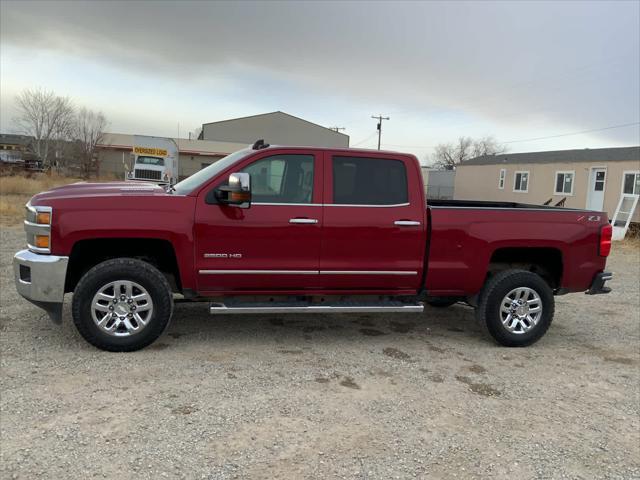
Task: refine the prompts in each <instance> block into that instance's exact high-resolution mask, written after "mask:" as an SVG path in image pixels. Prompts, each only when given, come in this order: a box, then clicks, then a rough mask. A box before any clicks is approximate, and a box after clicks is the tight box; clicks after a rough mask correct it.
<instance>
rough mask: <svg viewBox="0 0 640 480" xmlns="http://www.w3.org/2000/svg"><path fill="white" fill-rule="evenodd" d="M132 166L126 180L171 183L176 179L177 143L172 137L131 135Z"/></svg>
mask: <svg viewBox="0 0 640 480" xmlns="http://www.w3.org/2000/svg"><path fill="white" fill-rule="evenodd" d="M131 155H132V156H133V168H132V169H131V171H129V172H127V176H126V179H127V180H138V181H140V180H141V181H144V182H153V183H157V184H163V185H173V184H174V183H176V182H177V181H178V161H179V153H178V145H177V144H176V142H175V141H174V140H173V139H172V138H165V137H151V136H147V135H134V136H133V150H132V152H131Z"/></svg>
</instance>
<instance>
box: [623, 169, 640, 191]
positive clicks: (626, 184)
mask: <svg viewBox="0 0 640 480" xmlns="http://www.w3.org/2000/svg"><path fill="white" fill-rule="evenodd" d="M622 193H623V194H625V195H640V172H624V175H623V176H622Z"/></svg>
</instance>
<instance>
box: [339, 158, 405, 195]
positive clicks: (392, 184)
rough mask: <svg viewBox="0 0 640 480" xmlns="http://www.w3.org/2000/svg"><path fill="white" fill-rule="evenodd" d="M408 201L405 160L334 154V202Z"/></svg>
mask: <svg viewBox="0 0 640 480" xmlns="http://www.w3.org/2000/svg"><path fill="white" fill-rule="evenodd" d="M408 201H409V193H408V188H407V170H406V168H405V165H404V162H402V161H401V160H387V159H382V158H365V157H333V203H335V204H339V205H397V204H401V203H408Z"/></svg>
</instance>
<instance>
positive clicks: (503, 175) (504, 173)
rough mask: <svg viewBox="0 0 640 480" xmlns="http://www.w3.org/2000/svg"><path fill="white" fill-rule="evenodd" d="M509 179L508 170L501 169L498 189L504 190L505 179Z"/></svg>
mask: <svg viewBox="0 0 640 480" xmlns="http://www.w3.org/2000/svg"><path fill="white" fill-rule="evenodd" d="M506 177H507V169H506V168H501V169H500V177H499V178H498V188H499V189H500V190H503V189H504V179H505V178H506Z"/></svg>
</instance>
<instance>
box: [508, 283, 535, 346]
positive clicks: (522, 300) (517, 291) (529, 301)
mask: <svg viewBox="0 0 640 480" xmlns="http://www.w3.org/2000/svg"><path fill="white" fill-rule="evenodd" d="M541 317H542V299H541V298H540V295H538V292H536V291H535V290H533V289H532V288H528V287H519V288H514V289H513V290H511V291H510V292H509V293H507V295H506V296H505V297H504V298H503V299H502V303H501V304H500V320H501V322H502V325H503V326H504V328H506V329H507V331H509V332H511V333H515V334H522V333H527V332H528V331H529V330H531V329H532V328H534V327H535V326H536V325H537V324H538V321H539V320H540V318H541Z"/></svg>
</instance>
